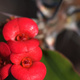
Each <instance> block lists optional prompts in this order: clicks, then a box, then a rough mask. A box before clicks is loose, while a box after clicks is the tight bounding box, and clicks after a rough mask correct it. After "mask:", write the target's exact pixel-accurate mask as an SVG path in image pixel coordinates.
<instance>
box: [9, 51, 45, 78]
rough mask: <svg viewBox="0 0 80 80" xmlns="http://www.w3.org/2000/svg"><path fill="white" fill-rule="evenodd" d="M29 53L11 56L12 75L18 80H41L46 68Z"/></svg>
mask: <svg viewBox="0 0 80 80" xmlns="http://www.w3.org/2000/svg"><path fill="white" fill-rule="evenodd" d="M32 55H33V54H31V52H30V53H29V54H28V53H27V55H26V54H25V53H24V54H11V57H10V59H11V61H12V62H13V63H14V65H13V66H12V67H11V73H12V75H13V76H14V77H15V78H16V79H18V80H43V79H44V77H45V75H46V67H45V65H44V64H43V63H42V62H38V59H36V58H37V56H36V55H35V56H36V58H34V57H33V56H32Z"/></svg>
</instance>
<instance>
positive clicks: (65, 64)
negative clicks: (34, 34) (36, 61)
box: [41, 50, 80, 80]
mask: <svg viewBox="0 0 80 80" xmlns="http://www.w3.org/2000/svg"><path fill="white" fill-rule="evenodd" d="M41 62H43V63H44V64H45V65H46V67H47V74H46V77H45V79H44V80H80V76H79V75H78V74H77V73H76V72H75V71H74V69H73V66H72V64H71V62H70V61H69V60H68V59H67V58H65V57H64V56H63V55H61V54H60V53H58V52H56V51H50V50H43V57H42V60H41Z"/></svg>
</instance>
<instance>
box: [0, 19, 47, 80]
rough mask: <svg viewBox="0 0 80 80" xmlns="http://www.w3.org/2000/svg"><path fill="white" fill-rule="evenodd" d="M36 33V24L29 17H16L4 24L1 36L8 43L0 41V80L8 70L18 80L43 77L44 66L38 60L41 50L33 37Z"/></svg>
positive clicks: (34, 79) (40, 56) (36, 79)
mask: <svg viewBox="0 0 80 80" xmlns="http://www.w3.org/2000/svg"><path fill="white" fill-rule="evenodd" d="M37 34H38V27H37V24H36V23H35V22H34V21H33V20H31V19H29V18H16V19H13V20H11V21H9V22H8V23H7V24H6V25H5V26H4V28H3V36H4V38H5V40H6V41H7V44H8V45H7V44H6V43H3V42H1V43H0V79H1V80H3V79H5V78H6V77H7V76H8V75H9V72H11V74H12V75H13V76H14V77H15V78H16V79H18V80H43V79H44V77H45V75H46V67H45V65H44V64H43V63H42V62H40V60H41V58H42V51H41V49H40V47H39V41H38V40H37V39H35V38H34V37H35V36H36V35H37ZM8 46H9V47H8ZM9 48H10V49H9ZM10 50H11V52H10ZM10 61H11V62H12V63H13V65H12V64H11V62H10ZM4 71H5V72H4Z"/></svg>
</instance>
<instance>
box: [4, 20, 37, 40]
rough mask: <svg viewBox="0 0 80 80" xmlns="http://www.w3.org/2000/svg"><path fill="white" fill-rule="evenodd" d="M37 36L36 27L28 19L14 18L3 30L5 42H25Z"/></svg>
mask: <svg viewBox="0 0 80 80" xmlns="http://www.w3.org/2000/svg"><path fill="white" fill-rule="evenodd" d="M37 34H38V26H37V24H36V23H35V22H34V21H33V20H32V19H29V18H15V19H13V20H11V21H9V22H8V23H7V24H6V25H5V26H4V28H3V36H4V38H5V40H6V41H9V40H12V41H15V40H16V41H25V40H28V39H30V38H33V37H35V36H36V35H37Z"/></svg>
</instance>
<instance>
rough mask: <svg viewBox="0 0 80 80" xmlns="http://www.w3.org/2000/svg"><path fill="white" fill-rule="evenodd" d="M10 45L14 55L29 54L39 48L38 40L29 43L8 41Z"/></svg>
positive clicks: (31, 40)
mask: <svg viewBox="0 0 80 80" xmlns="http://www.w3.org/2000/svg"><path fill="white" fill-rule="evenodd" d="M8 45H9V47H10V49H11V51H12V52H13V53H18V54H20V53H24V52H29V51H31V50H33V49H35V48H36V47H38V46H39V41H38V40H37V39H30V40H27V41H8Z"/></svg>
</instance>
